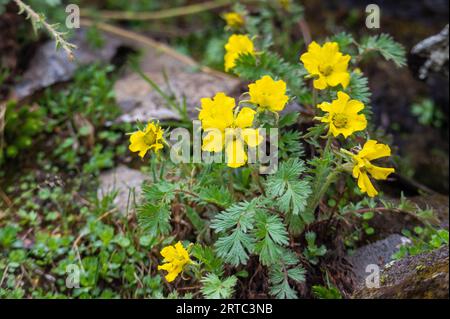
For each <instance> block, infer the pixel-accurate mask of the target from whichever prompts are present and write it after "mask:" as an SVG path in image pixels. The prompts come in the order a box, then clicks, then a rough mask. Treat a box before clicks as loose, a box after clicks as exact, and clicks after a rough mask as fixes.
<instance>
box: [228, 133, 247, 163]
mask: <svg viewBox="0 0 450 319" xmlns="http://www.w3.org/2000/svg"><path fill="white" fill-rule="evenodd" d="M225 148H226V161H227V165H228V166H229V167H232V168H238V167H241V166H243V165H244V164H245V163H246V162H247V154H246V152H245V149H244V144H243V142H242V141H241V140H240V139H236V140H234V141H232V142H229V143H227V145H226V146H225Z"/></svg>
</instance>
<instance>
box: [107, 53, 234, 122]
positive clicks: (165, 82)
mask: <svg viewBox="0 0 450 319" xmlns="http://www.w3.org/2000/svg"><path fill="white" fill-rule="evenodd" d="M136 49H139V50H140V51H143V52H144V55H143V57H142V60H141V63H140V70H141V71H142V72H143V73H144V74H145V75H146V76H147V77H149V78H150V79H151V80H152V81H153V82H155V83H156V84H157V85H158V86H159V87H160V89H161V90H162V91H163V92H164V93H165V94H166V95H168V96H171V97H173V98H174V99H175V100H176V101H177V103H178V104H179V105H181V104H182V103H183V101H185V102H186V108H187V111H188V114H189V116H190V117H191V118H196V117H197V113H198V111H197V110H196V108H199V107H200V99H201V98H204V97H213V96H214V95H215V94H216V93H218V92H225V93H226V94H230V95H233V94H234V93H237V94H238V93H239V86H240V83H241V82H240V81H239V80H238V79H236V78H233V77H231V76H228V75H226V74H222V73H220V72H215V71H212V70H209V69H208V72H205V71H202V70H200V69H201V68H200V67H198V66H195V65H194V64H193V63H187V62H189V60H186V59H181V58H179V57H178V55H177V54H168V52H171V51H169V50H171V49H169V48H167V47H164V50H158V49H157V48H155V47H152V46H143V45H141V46H140V47H137V48H136ZM115 94H116V99H117V102H118V104H119V105H120V107H121V108H122V110H123V113H124V114H123V115H122V116H121V117H120V118H119V121H121V122H135V121H141V122H146V121H148V120H150V119H159V120H169V119H172V120H177V119H180V115H179V114H178V112H177V111H176V110H174V109H173V108H171V107H170V106H169V105H167V103H166V101H165V100H164V98H162V97H161V95H160V94H159V93H158V92H157V91H156V90H154V89H153V88H152V87H151V86H150V85H149V84H148V83H147V82H146V81H145V80H144V79H143V78H142V77H141V76H140V75H139V74H136V72H134V71H132V70H130V71H128V72H127V73H126V74H125V75H124V76H123V77H122V78H120V79H119V80H118V81H117V82H116V84H115Z"/></svg>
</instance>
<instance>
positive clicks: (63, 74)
mask: <svg viewBox="0 0 450 319" xmlns="http://www.w3.org/2000/svg"><path fill="white" fill-rule="evenodd" d="M104 37H105V41H104V42H105V45H104V46H103V47H102V48H93V47H92V46H90V45H89V43H88V41H87V39H86V30H85V29H79V30H78V31H77V32H76V33H75V35H74V37H73V38H72V39H70V42H71V43H73V44H75V45H76V46H77V49H76V50H75V51H74V55H75V59H74V60H73V61H70V60H69V58H68V56H67V54H66V52H65V51H64V50H55V42H54V41H48V42H47V43H45V44H43V45H42V46H41V47H40V48H39V49H38V50H37V52H36V54H35V55H34V57H33V58H32V60H31V61H30V68H29V69H28V70H27V71H26V72H25V74H24V75H23V77H22V79H21V80H20V82H19V83H18V84H17V85H16V86H15V87H14V88H13V96H14V97H15V98H18V99H23V98H25V97H27V96H30V95H32V94H33V93H35V92H37V91H39V90H42V89H45V88H47V87H49V86H51V85H53V84H56V83H59V82H65V81H68V80H70V79H71V78H72V77H73V75H74V73H75V71H76V70H77V69H78V68H79V67H80V66H82V65H87V64H90V63H95V62H104V63H108V62H109V61H110V60H111V59H112V57H113V56H114V55H115V54H116V51H117V49H118V47H119V46H120V45H121V42H120V41H119V40H118V39H117V38H114V37H108V36H107V35H104Z"/></svg>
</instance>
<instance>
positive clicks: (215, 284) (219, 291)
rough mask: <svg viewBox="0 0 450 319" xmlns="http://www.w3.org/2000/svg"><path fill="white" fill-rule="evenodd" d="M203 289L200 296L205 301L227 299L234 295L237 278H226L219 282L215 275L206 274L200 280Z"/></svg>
mask: <svg viewBox="0 0 450 319" xmlns="http://www.w3.org/2000/svg"><path fill="white" fill-rule="evenodd" d="M201 282H202V284H203V287H202V288H201V291H202V294H203V296H204V297H205V298H207V299H228V298H231V297H232V296H233V294H234V286H236V282H237V278H236V277H235V276H231V277H227V278H226V279H224V280H221V279H220V278H219V276H217V275H216V274H208V275H206V276H205V277H203V278H202V279H201Z"/></svg>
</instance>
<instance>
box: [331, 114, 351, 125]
mask: <svg viewBox="0 0 450 319" xmlns="http://www.w3.org/2000/svg"><path fill="white" fill-rule="evenodd" d="M347 123H348V118H347V116H346V115H345V114H342V113H337V114H334V115H333V124H334V126H336V127H337V128H344V127H346V126H347Z"/></svg>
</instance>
